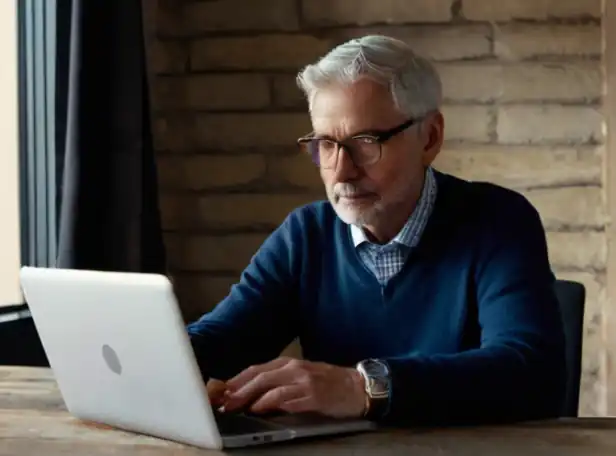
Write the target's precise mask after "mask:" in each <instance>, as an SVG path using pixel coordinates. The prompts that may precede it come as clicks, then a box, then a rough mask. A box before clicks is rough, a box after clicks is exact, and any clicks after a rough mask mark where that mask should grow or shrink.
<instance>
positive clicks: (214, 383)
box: [206, 379, 227, 407]
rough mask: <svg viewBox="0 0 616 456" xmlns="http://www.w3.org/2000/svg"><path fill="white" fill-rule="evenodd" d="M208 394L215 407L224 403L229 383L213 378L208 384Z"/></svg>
mask: <svg viewBox="0 0 616 456" xmlns="http://www.w3.org/2000/svg"><path fill="white" fill-rule="evenodd" d="M206 389H207V394H208V396H209V398H210V403H211V404H212V405H213V406H215V407H220V406H221V405H223V402H224V397H225V392H226V391H227V385H226V383H225V382H221V381H220V380H214V379H211V380H210V381H208V382H207V385H206Z"/></svg>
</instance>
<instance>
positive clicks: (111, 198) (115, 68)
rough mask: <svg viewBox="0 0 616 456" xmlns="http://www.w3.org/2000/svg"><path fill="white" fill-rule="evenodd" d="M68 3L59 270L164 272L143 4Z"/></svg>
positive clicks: (61, 96)
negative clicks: (68, 28)
mask: <svg viewBox="0 0 616 456" xmlns="http://www.w3.org/2000/svg"><path fill="white" fill-rule="evenodd" d="M63 1H64V2H65V3H64V4H63V5H64V10H65V11H70V18H69V20H66V18H65V20H64V21H62V20H60V19H59V21H58V24H60V23H63V24H68V25H70V30H69V32H70V33H69V34H68V42H67V43H66V44H67V46H65V48H64V49H65V50H67V51H68V53H65V55H67V58H64V59H62V55H63V54H62V41H61V40H59V41H58V51H59V53H58V56H59V58H58V64H59V65H60V68H59V69H58V73H59V75H65V77H64V78H62V77H61V76H60V77H59V78H58V80H59V90H58V100H57V103H58V109H57V114H58V115H57V117H58V120H59V122H58V125H61V126H62V127H61V128H60V129H59V131H60V136H59V137H58V141H57V144H58V145H59V146H60V149H58V152H59V153H60V152H62V150H63V151H64V156H63V157H60V160H59V162H61V163H62V165H63V166H62V170H61V172H62V179H61V187H60V189H59V191H60V206H61V209H60V217H59V245H58V261H57V267H61V268H71V269H94V270H107V271H130V272H155V273H164V272H165V271H166V261H165V251H164V245H163V239H162V232H161V222H160V213H159V206H158V189H157V176H156V167H155V159H154V151H153V141H152V133H151V125H150V100H149V91H148V80H147V69H146V53H145V39H144V24H143V11H142V4H141V1H142V0H59V2H60V3H62V2H63ZM60 11H61V9H60V8H59V9H58V12H60ZM62 33H64V36H66V35H67V34H66V30H64V32H62V31H60V34H62ZM59 37H61V35H59ZM63 63H64V64H65V65H66V69H67V71H66V72H64V73H62V70H63V68H62V67H61V65H62V64H63ZM62 133H64V135H62Z"/></svg>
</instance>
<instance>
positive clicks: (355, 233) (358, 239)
mask: <svg viewBox="0 0 616 456" xmlns="http://www.w3.org/2000/svg"><path fill="white" fill-rule="evenodd" d="M436 192H437V185H436V178H435V177H434V171H433V170H432V168H428V169H427V170H426V178H425V180H424V186H423V189H422V191H421V196H420V197H419V201H418V202H417V206H416V207H415V210H414V211H413V213H412V214H411V216H410V217H409V219H408V220H407V222H406V223H405V225H404V226H403V227H402V229H401V230H400V232H399V233H398V234H397V235H396V237H394V238H393V239H392V240H391V241H390V242H389V243H388V244H389V245H391V244H394V243H396V244H402V245H404V246H407V247H409V248H413V247H415V246H416V245H417V244H418V243H419V240H420V239H421V235H422V234H423V232H424V230H425V228H426V225H427V224H428V220H429V218H430V214H431V213H432V209H433V207H434V202H435V201H436ZM350 229H351V236H352V238H353V244H354V245H355V247H358V246H359V245H361V244H363V243H364V242H368V243H370V241H369V240H368V238H367V237H366V234H365V233H364V230H362V229H361V228H359V227H358V226H356V225H351V227H350Z"/></svg>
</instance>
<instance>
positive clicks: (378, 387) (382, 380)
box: [362, 360, 390, 398]
mask: <svg viewBox="0 0 616 456" xmlns="http://www.w3.org/2000/svg"><path fill="white" fill-rule="evenodd" d="M362 366H363V368H364V371H365V372H366V376H367V382H368V383H367V385H366V389H367V390H368V394H369V395H370V396H371V397H373V398H384V397H387V396H389V388H390V385H389V369H388V368H387V365H386V364H385V363H382V362H380V361H376V360H367V361H364V362H363V363H362Z"/></svg>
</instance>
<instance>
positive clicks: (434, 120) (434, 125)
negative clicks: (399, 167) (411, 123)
mask: <svg viewBox="0 0 616 456" xmlns="http://www.w3.org/2000/svg"><path fill="white" fill-rule="evenodd" d="M422 128H423V129H424V131H423V132H422V143H423V152H422V160H421V162H422V164H423V165H424V166H426V167H428V166H430V165H431V164H432V162H433V161H434V159H435V158H436V156H437V155H438V153H439V152H440V151H441V147H442V146H443V139H444V131H445V130H444V128H445V119H444V118H443V114H442V113H441V112H440V111H437V112H435V113H432V114H430V115H429V116H428V117H426V119H425V120H424V124H423V125H422Z"/></svg>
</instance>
